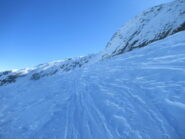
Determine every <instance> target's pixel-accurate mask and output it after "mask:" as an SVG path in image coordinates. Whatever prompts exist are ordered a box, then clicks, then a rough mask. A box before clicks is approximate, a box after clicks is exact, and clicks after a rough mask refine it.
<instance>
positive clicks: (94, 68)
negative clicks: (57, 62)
mask: <svg viewBox="0 0 185 139" xmlns="http://www.w3.org/2000/svg"><path fill="white" fill-rule="evenodd" d="M0 139H185V31H184V32H180V33H177V34H175V35H173V36H170V37H168V38H166V39H164V40H161V41H158V42H155V43H152V44H150V45H149V46H147V47H145V48H141V49H135V50H134V51H132V52H129V53H126V54H123V55H119V56H116V57H113V58H111V59H107V60H103V61H99V62H97V63H93V64H89V65H86V66H84V67H82V68H78V69H76V70H73V71H70V72H58V73H56V74H55V75H52V76H48V77H43V78H41V79H40V80H29V79H28V77H27V76H25V77H22V78H19V79H17V81H16V82H15V83H12V84H8V85H3V86H1V87H0Z"/></svg>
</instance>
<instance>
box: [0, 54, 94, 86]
mask: <svg viewBox="0 0 185 139" xmlns="http://www.w3.org/2000/svg"><path fill="white" fill-rule="evenodd" d="M92 57H93V55H89V56H85V57H77V58H68V59H66V60H62V61H55V62H50V63H46V64H40V65H38V66H36V67H33V68H26V69H21V70H10V71H4V72H0V86H2V85H5V84H9V83H14V82H16V80H17V78H20V77H24V76H27V75H29V76H30V79H31V80H39V79H40V78H42V77H46V76H51V75H54V74H56V73H57V72H69V71H71V70H74V69H76V68H80V67H82V66H84V65H85V64H87V63H89V61H90V59H91V58H92Z"/></svg>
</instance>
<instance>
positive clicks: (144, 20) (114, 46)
mask: <svg viewBox="0 0 185 139" xmlns="http://www.w3.org/2000/svg"><path fill="white" fill-rule="evenodd" d="M182 30H185V0H175V1H173V2H170V3H167V4H161V5H158V6H155V7H152V8H150V9H148V10H146V11H144V12H143V13H142V14H140V15H138V16H136V17H135V18H134V19H132V20H130V21H129V22H128V23H127V24H126V25H124V26H123V27H122V28H120V29H119V30H118V31H117V32H116V33H115V34H114V35H113V37H112V39H111V40H110V41H109V42H108V44H107V46H106V49H105V50H104V51H103V52H102V55H103V58H106V57H112V56H114V55H118V54H122V53H125V52H128V51H130V50H133V49H134V48H140V47H144V46H146V45H148V44H150V43H152V42H154V41H157V40H161V39H163V38H165V37H167V36H169V35H172V34H174V33H177V32H179V31H182Z"/></svg>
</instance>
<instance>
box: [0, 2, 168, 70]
mask: <svg viewBox="0 0 185 139" xmlns="http://www.w3.org/2000/svg"><path fill="white" fill-rule="evenodd" d="M167 1H170V0H0V71H1V70H7V69H19V68H24V67H31V66H35V65H37V64H40V63H45V62H50V61H53V60H60V59H64V58H68V57H75V56H81V55H87V54H89V53H94V52H98V51H99V50H101V49H103V48H104V47H105V45H106V43H107V41H109V39H110V38H111V36H112V34H113V33H114V32H115V31H116V30H117V29H118V28H119V27H121V26H122V25H124V23H126V21H128V20H129V19H131V18H132V17H134V16H135V15H137V14H138V13H140V12H142V11H143V10H145V9H147V8H148V7H151V6H153V5H156V4H160V3H163V2H167Z"/></svg>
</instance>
